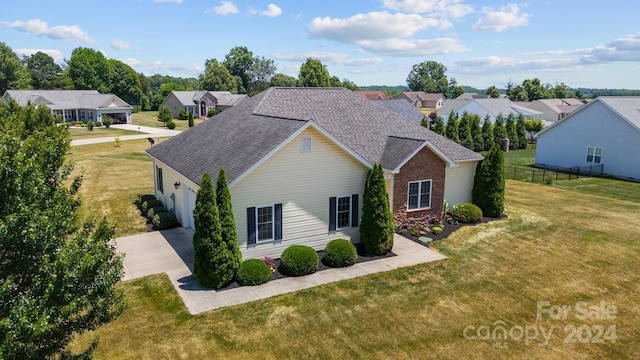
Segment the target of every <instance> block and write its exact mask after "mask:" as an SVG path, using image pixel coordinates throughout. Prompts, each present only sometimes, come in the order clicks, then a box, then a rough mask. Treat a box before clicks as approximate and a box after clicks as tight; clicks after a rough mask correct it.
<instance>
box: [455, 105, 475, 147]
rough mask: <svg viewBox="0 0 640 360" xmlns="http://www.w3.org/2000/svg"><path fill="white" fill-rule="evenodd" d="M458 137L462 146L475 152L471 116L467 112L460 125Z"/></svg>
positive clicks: (463, 115)
mask: <svg viewBox="0 0 640 360" xmlns="http://www.w3.org/2000/svg"><path fill="white" fill-rule="evenodd" d="M458 136H459V137H460V145H462V146H464V147H466V148H467V149H471V150H473V136H472V135H471V115H469V114H468V113H467V112H466V111H465V112H464V114H462V118H461V119H460V124H458Z"/></svg>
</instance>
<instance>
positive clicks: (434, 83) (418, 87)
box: [407, 61, 449, 94]
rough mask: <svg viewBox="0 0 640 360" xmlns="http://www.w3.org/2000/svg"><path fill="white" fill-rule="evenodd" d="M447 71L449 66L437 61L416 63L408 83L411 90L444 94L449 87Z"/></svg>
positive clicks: (408, 77)
mask: <svg viewBox="0 0 640 360" xmlns="http://www.w3.org/2000/svg"><path fill="white" fill-rule="evenodd" d="M446 72H447V68H446V67H445V66H444V65H442V64H441V63H439V62H436V61H425V62H422V63H420V64H415V65H413V68H412V69H411V72H409V75H408V76H407V85H408V86H409V89H411V91H424V92H426V93H443V94H444V93H446V92H447V90H448V88H449V81H448V80H447V76H446V75H445V73H446Z"/></svg>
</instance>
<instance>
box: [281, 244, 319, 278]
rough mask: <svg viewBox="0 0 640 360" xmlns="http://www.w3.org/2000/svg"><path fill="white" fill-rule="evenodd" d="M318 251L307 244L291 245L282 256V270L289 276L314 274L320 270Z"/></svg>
mask: <svg viewBox="0 0 640 360" xmlns="http://www.w3.org/2000/svg"><path fill="white" fill-rule="evenodd" d="M318 262H319V258H318V253H316V251H315V250H313V248H311V247H309V246H305V245H291V246H289V247H288V248H286V249H285V250H284V252H283V253H282V256H281V257H280V268H279V270H280V272H282V273H283V274H285V275H289V276H302V275H309V274H313V273H314V272H316V271H317V270H318Z"/></svg>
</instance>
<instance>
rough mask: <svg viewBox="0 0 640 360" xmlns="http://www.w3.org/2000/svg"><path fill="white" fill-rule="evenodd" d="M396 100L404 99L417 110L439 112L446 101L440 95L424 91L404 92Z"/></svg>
mask: <svg viewBox="0 0 640 360" xmlns="http://www.w3.org/2000/svg"><path fill="white" fill-rule="evenodd" d="M396 99H405V100H407V101H409V102H410V103H411V104H412V105H413V106H415V107H416V108H418V109H422V108H431V109H435V110H439V109H440V108H441V107H442V106H444V103H445V100H446V99H447V98H446V97H445V96H444V95H443V94H440V93H426V92H424V91H404V92H402V93H401V94H400V95H398V96H397V97H396Z"/></svg>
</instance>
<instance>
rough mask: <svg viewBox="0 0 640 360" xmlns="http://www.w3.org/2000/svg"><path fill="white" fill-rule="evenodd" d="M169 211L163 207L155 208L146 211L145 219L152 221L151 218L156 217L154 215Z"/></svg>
mask: <svg viewBox="0 0 640 360" xmlns="http://www.w3.org/2000/svg"><path fill="white" fill-rule="evenodd" d="M167 211H169V210H167V209H166V208H165V207H164V206H155V207H152V208H150V209H149V210H147V219H149V221H153V218H154V217H155V216H156V214H159V213H161V212H167Z"/></svg>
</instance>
